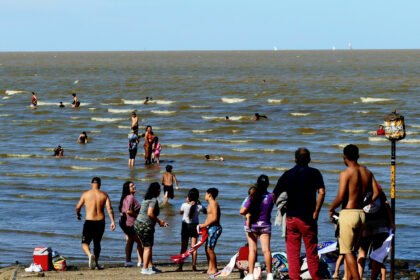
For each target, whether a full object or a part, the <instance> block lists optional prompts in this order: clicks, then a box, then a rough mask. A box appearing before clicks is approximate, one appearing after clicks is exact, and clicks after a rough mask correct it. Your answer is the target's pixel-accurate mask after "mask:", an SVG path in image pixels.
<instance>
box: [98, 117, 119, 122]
mask: <svg viewBox="0 0 420 280" xmlns="http://www.w3.org/2000/svg"><path fill="white" fill-rule="evenodd" d="M90 119H91V120H92V121H97V122H119V121H123V120H125V119H122V118H90Z"/></svg>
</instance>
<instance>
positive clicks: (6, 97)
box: [2, 96, 10, 99]
mask: <svg viewBox="0 0 420 280" xmlns="http://www.w3.org/2000/svg"><path fill="white" fill-rule="evenodd" d="M9 98H10V97H9V96H5V97H3V98H2V99H9Z"/></svg>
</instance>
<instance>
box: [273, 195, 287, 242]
mask: <svg viewBox="0 0 420 280" xmlns="http://www.w3.org/2000/svg"><path fill="white" fill-rule="evenodd" d="M276 207H277V214H276V219H275V221H274V225H275V226H281V237H286V207H287V192H282V193H281V194H280V195H279V197H278V198H277V200H276Z"/></svg>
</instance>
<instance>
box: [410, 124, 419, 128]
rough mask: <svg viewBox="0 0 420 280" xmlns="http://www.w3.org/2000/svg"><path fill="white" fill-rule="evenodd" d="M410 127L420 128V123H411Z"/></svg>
mask: <svg viewBox="0 0 420 280" xmlns="http://www.w3.org/2000/svg"><path fill="white" fill-rule="evenodd" d="M409 126H410V127H414V128H420V125H417V124H412V125H409Z"/></svg>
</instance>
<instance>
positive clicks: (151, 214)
mask: <svg viewBox="0 0 420 280" xmlns="http://www.w3.org/2000/svg"><path fill="white" fill-rule="evenodd" d="M154 210H155V205H154V204H153V206H149V208H147V216H149V218H150V219H151V220H152V221H155V222H157V223H158V224H159V226H161V227H167V226H168V223H167V222H165V221H164V220H161V219H159V218H158V217H157V216H155V213H154Z"/></svg>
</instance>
